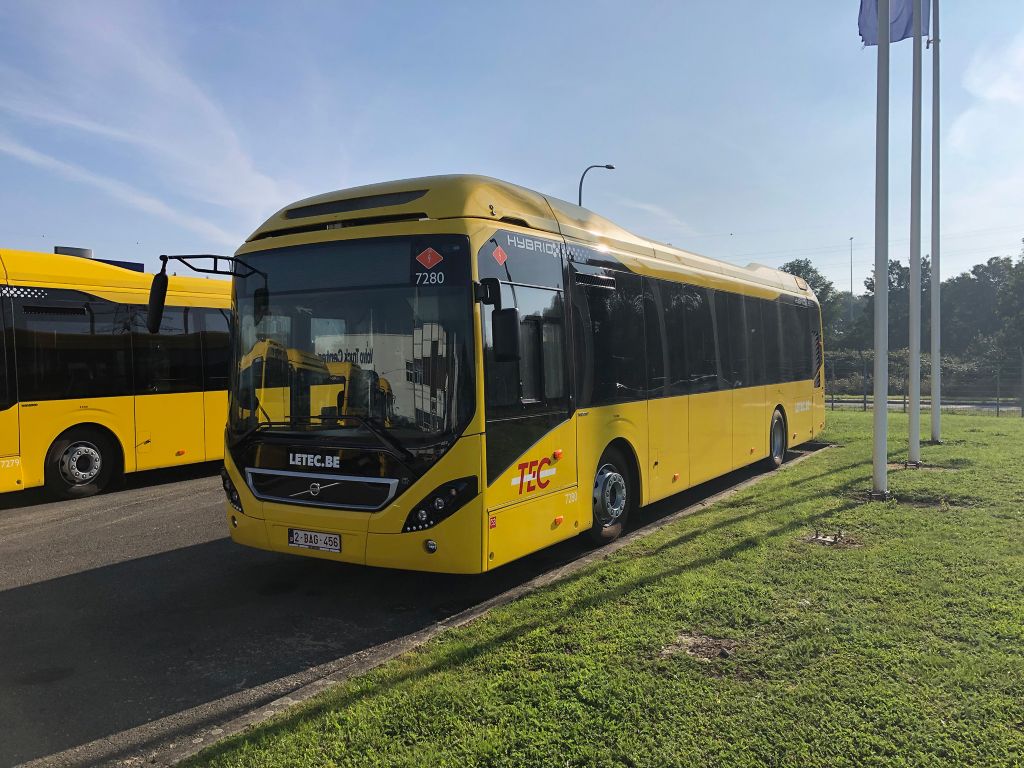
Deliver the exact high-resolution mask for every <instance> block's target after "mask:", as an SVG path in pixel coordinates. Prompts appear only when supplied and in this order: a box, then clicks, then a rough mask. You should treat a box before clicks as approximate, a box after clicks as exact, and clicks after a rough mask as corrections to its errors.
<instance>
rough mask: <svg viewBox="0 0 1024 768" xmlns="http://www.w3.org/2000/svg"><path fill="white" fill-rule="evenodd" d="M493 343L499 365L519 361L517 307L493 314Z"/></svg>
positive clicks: (497, 310) (500, 310) (499, 310)
mask: <svg viewBox="0 0 1024 768" xmlns="http://www.w3.org/2000/svg"><path fill="white" fill-rule="evenodd" d="M491 341H492V343H493V345H494V359H495V361H497V362H499V363H514V362H516V361H517V360H519V310H518V309H516V308H515V307H509V308H508V309H495V310H494V311H493V312H491Z"/></svg>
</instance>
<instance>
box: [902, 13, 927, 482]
mask: <svg viewBox="0 0 1024 768" xmlns="http://www.w3.org/2000/svg"><path fill="white" fill-rule="evenodd" d="M922 2H928V0H914V11H913V19H914V22H913V29H914V88H913V97H912V98H913V107H912V109H911V113H912V117H911V133H912V136H911V140H910V344H909V346H910V355H909V356H910V425H909V433H910V434H909V438H910V439H909V443H910V445H909V450H908V454H909V455H908V457H907V464H908V465H911V466H920V464H921V3H922Z"/></svg>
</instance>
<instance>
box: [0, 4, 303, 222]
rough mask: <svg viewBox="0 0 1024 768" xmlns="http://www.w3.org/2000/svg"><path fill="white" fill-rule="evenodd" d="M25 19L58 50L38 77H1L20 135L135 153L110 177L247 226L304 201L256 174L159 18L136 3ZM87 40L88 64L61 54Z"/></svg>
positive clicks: (33, 13)
mask: <svg viewBox="0 0 1024 768" xmlns="http://www.w3.org/2000/svg"><path fill="white" fill-rule="evenodd" d="M25 13H26V14H27V18H24V19H22V20H21V21H22V23H23V24H24V25H25V26H26V27H28V28H29V29H30V31H31V36H32V38H33V39H39V40H47V41H57V44H52V45H49V46H47V47H46V48H45V49H41V50H40V51H39V55H40V56H42V57H43V65H42V66H41V67H38V68H37V72H39V73H37V74H34V75H32V76H30V75H28V74H26V73H24V72H21V71H19V70H16V69H13V68H11V67H10V66H7V67H3V68H0V91H2V92H4V93H5V94H6V96H5V99H4V100H3V103H2V104H0V110H3V111H4V112H6V113H7V114H8V115H9V116H11V117H13V118H14V119H15V120H17V121H18V123H20V124H21V125H20V127H22V128H24V129H31V128H32V126H33V125H39V124H43V125H46V126H49V127H53V128H56V129H59V130H65V131H71V132H73V133H74V134H76V135H78V136H79V137H81V138H83V139H85V140H87V141H97V142H100V143H102V144H106V145H108V146H118V147H122V148H127V149H128V151H129V153H130V154H131V155H134V157H135V158H136V162H135V163H134V164H133V165H126V166H125V170H121V171H120V172H118V171H107V170H106V169H105V170H104V174H107V173H115V174H116V175H119V176H121V175H127V174H132V173H138V172H140V171H141V172H142V173H144V174H145V175H146V177H147V180H153V181H156V182H158V183H162V184H163V185H164V186H165V187H166V188H167V190H168V193H169V194H173V195H174V196H178V197H182V198H186V199H191V200H194V201H196V202H200V203H203V204H207V205H214V206H218V207H220V208H222V209H225V211H226V212H229V213H230V214H232V215H234V216H237V217H239V218H240V219H244V220H245V221H246V222H247V223H249V224H251V222H253V221H256V220H258V219H260V218H262V217H264V216H266V215H267V214H268V213H269V212H272V211H273V210H275V209H276V208H277V207H279V206H280V205H281V204H282V203H283V202H286V201H287V200H289V199H294V198H295V197H298V196H301V190H300V189H298V188H297V185H289V184H282V183H280V182H279V181H277V180H276V179H274V178H271V177H270V176H269V175H267V174H265V173H263V172H262V171H260V170H259V169H258V168H257V167H256V164H255V162H254V161H253V159H252V157H251V156H250V155H249V154H248V152H247V151H246V150H245V148H244V146H243V142H242V140H241V139H240V137H239V135H238V133H237V131H236V130H235V127H234V125H233V123H232V121H231V120H229V119H228V117H227V115H226V113H225V111H224V109H223V108H222V107H221V106H220V105H219V104H218V103H217V101H216V100H215V99H214V98H213V97H212V96H211V95H210V94H209V93H208V92H207V91H206V90H205V89H204V88H203V87H202V86H201V85H200V84H199V83H198V82H196V81H195V80H194V79H192V78H191V77H189V75H188V73H187V72H186V70H185V67H184V66H183V65H181V63H180V61H179V59H180V56H179V54H178V52H177V51H175V50H174V49H173V48H172V47H171V40H173V38H169V37H168V36H167V35H166V34H165V30H166V29H167V27H168V26H171V25H169V24H168V23H167V21H166V20H165V19H163V18H162V17H161V16H160V13H161V9H160V8H158V7H155V6H146V5H143V4H135V3H131V4H125V5H115V6H106V7H104V9H103V11H102V12H97V11H96V9H95V8H94V7H92V6H91V5H88V4H73V5H67V6H63V7H62V12H61V13H52V11H51V10H49V9H47V8H44V7H33V6H27V7H26V8H25ZM83 37H84V38H86V39H89V40H91V41H92V45H91V46H90V49H89V54H88V56H85V57H83V56H82V54H81V50H80V49H78V48H77V47H76V46H70V47H68V46H62V45H60V44H59V41H62V40H69V39H82V38H83ZM40 73H41V74H40ZM17 132H20V131H16V133H17ZM149 183H152V181H149ZM147 186H148V183H147Z"/></svg>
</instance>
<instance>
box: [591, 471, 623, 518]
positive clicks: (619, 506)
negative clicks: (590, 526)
mask: <svg viewBox="0 0 1024 768" xmlns="http://www.w3.org/2000/svg"><path fill="white" fill-rule="evenodd" d="M625 511H626V479H625V478H624V477H623V476H622V475H621V474H620V473H619V471H618V470H617V469H616V468H615V467H613V466H612V465H611V464H605V465H604V466H602V467H601V468H600V469H599V470H597V477H595V478H594V512H595V513H596V514H597V519H598V520H600V521H601V525H602V526H605V527H607V526H609V525H613V524H614V523H615V522H616V521H617V520H618V519H619V518H620V517H622V513H623V512H625Z"/></svg>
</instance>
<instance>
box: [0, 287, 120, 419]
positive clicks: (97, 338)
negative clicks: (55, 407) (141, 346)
mask: <svg viewBox="0 0 1024 768" xmlns="http://www.w3.org/2000/svg"><path fill="white" fill-rule="evenodd" d="M51 294H56V295H55V296H54V297H53V298H49V297H48V298H46V299H24V300H22V299H19V300H16V303H15V315H14V319H15V343H16V345H17V347H16V349H17V358H18V362H19V365H18V393H19V397H20V399H21V400H22V401H23V402H24V401H29V402H31V401H33V400H60V399H62V398H68V397H114V396H119V395H127V394H130V393H131V351H130V346H129V334H128V325H129V323H128V315H129V308H128V307H126V306H125V305H123V304H114V303H112V302H105V301H84V300H82V299H81V298H78V297H79V296H81V294H78V293H77V292H76V291H67V292H64V291H52V292H51ZM65 297H66V298H65Z"/></svg>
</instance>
